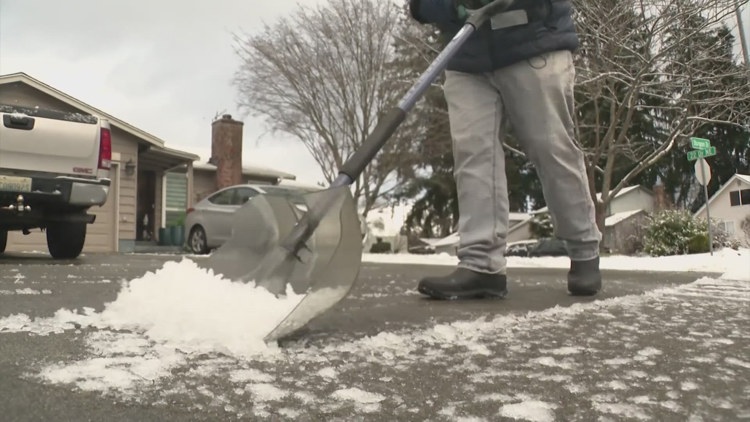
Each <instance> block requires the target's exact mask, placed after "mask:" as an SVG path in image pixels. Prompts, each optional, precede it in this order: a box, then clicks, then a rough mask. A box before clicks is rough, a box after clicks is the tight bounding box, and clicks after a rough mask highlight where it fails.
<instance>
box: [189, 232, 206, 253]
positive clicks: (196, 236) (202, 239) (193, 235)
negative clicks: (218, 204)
mask: <svg viewBox="0 0 750 422" xmlns="http://www.w3.org/2000/svg"><path fill="white" fill-rule="evenodd" d="M188 247H189V248H190V251H191V252H193V253H194V254H200V255H202V254H207V253H208V240H207V239H206V231H205V230H203V227H201V226H195V227H193V228H192V229H191V230H190V235H189V236H188Z"/></svg>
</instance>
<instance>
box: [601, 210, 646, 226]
mask: <svg viewBox="0 0 750 422" xmlns="http://www.w3.org/2000/svg"><path fill="white" fill-rule="evenodd" d="M641 212H643V210H632V211H623V212H617V213H614V214H612V215H610V216H609V217H607V218H606V219H605V220H604V226H605V227H612V226H614V225H616V224H618V223H621V222H623V221H625V220H627V219H628V218H630V217H632V216H634V215H636V214H638V213H641Z"/></svg>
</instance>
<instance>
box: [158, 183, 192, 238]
mask: <svg viewBox="0 0 750 422" xmlns="http://www.w3.org/2000/svg"><path fill="white" fill-rule="evenodd" d="M164 183H165V187H164V189H165V191H166V195H165V201H164V216H165V221H163V222H162V225H163V226H165V227H168V226H171V225H181V224H182V223H181V221H182V220H183V219H184V218H185V208H187V174H185V173H167V174H166V178H165V181H164Z"/></svg>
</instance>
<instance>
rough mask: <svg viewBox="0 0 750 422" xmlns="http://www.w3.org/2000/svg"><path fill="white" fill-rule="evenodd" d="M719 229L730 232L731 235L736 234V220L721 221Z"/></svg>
mask: <svg viewBox="0 0 750 422" xmlns="http://www.w3.org/2000/svg"><path fill="white" fill-rule="evenodd" d="M719 230H721V231H722V232H724V233H726V234H728V235H729V236H734V221H721V222H719Z"/></svg>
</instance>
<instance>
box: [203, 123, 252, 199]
mask: <svg viewBox="0 0 750 422" xmlns="http://www.w3.org/2000/svg"><path fill="white" fill-rule="evenodd" d="M243 125H244V123H242V122H239V121H237V120H234V119H232V116H231V115H229V114H225V115H223V116H221V118H220V119H217V120H215V121H214V122H213V123H211V159H210V160H209V161H208V162H209V163H211V164H213V165H215V166H216V189H222V188H225V187H227V186H231V185H237V184H240V183H242V127H243Z"/></svg>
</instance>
